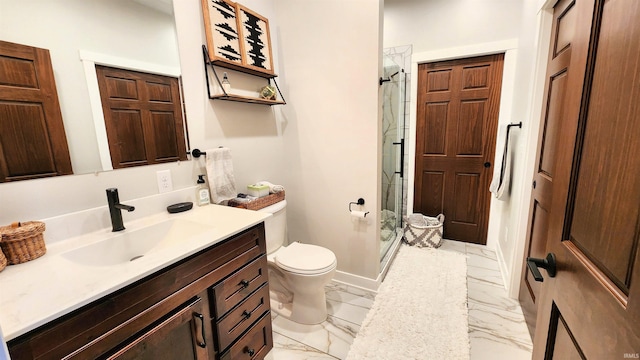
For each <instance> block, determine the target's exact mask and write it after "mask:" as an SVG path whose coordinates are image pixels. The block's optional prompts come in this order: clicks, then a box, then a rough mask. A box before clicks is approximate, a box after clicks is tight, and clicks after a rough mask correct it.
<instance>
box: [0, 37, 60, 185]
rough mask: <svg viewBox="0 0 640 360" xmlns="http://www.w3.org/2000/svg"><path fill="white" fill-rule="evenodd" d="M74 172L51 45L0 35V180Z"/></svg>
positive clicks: (33, 177) (24, 178)
mask: <svg viewBox="0 0 640 360" xmlns="http://www.w3.org/2000/svg"><path fill="white" fill-rule="evenodd" d="M72 173H73V171H72V169H71V160H70V157H69V147H68V145H67V138H66V135H65V130H64V125H63V123H62V113H61V112H60V102H59V100H58V93H57V91H56V83H55V79H54V76H53V68H52V66H51V57H50V55H49V50H47V49H41V48H36V47H32V46H25V45H20V44H14V43H10V42H5V41H0V182H8V181H16V180H27V179H35V178H41V177H48V176H58V175H68V174H72Z"/></svg>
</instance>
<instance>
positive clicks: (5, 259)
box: [0, 249, 7, 271]
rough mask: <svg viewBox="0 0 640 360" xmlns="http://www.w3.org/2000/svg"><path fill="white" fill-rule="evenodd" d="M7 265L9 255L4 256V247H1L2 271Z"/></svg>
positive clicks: (0, 263)
mask: <svg viewBox="0 0 640 360" xmlns="http://www.w3.org/2000/svg"><path fill="white" fill-rule="evenodd" d="M6 267H7V257H6V256H4V253H3V252H2V249H0V271H2V270H4V268H6Z"/></svg>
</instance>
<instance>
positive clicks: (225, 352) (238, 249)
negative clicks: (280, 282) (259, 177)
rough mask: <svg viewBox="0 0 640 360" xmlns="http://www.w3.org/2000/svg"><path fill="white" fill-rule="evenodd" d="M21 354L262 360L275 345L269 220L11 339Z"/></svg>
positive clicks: (17, 357)
mask: <svg viewBox="0 0 640 360" xmlns="http://www.w3.org/2000/svg"><path fill="white" fill-rule="evenodd" d="M8 346H9V353H10V355H11V358H12V359H13V360H21V359H163V360H164V359H176V360H178V359H179V360H185V359H234V360H235V359H263V358H264V357H265V356H266V354H267V353H268V352H269V350H271V348H272V347H273V337H272V333H271V313H270V307H269V284H268V277H267V260H266V245H265V239H264V225H263V224H259V225H256V226H254V227H252V228H250V229H248V230H246V231H244V232H242V233H240V234H238V235H235V236H233V237H231V238H229V239H227V240H225V241H223V242H220V243H218V244H216V245H213V246H212V247H210V248H208V249H205V250H203V251H201V252H199V253H197V254H195V255H192V256H190V257H188V258H187V259H184V260H182V261H180V262H178V263H176V264H174V265H171V266H169V267H167V268H165V269H163V270H160V271H158V272H156V273H154V274H152V275H150V276H148V277H146V278H144V279H142V280H139V281H137V282H136V283H134V284H131V285H129V286H127V287H125V288H124V289H121V290H119V291H117V292H115V293H113V294H110V295H108V296H105V297H104V298H101V299H99V300H96V301H94V302H92V303H90V304H88V305H86V306H84V307H82V308H80V309H78V310H76V311H74V312H72V313H71V314H68V315H66V316H63V317H62V318H60V319H57V320H54V321H52V322H50V323H48V324H45V325H43V326H41V327H39V328H37V329H35V330H33V331H31V332H29V333H27V334H24V335H22V336H20V337H18V338H16V339H13V340H11V341H9V342H8Z"/></svg>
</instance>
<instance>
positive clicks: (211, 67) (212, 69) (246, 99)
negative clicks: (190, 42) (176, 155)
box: [194, 45, 287, 155]
mask: <svg viewBox="0 0 640 360" xmlns="http://www.w3.org/2000/svg"><path fill="white" fill-rule="evenodd" d="M202 56H203V58H204V64H205V67H204V73H205V75H204V76H205V79H206V81H207V95H208V96H209V99H211V100H225V101H236V102H243V103H249V104H260V105H269V106H272V105H284V104H286V103H287V102H286V101H285V100H284V96H283V95H282V92H281V91H280V88H278V82H277V81H276V79H275V78H276V77H278V76H277V75H275V74H269V73H266V72H264V71H258V70H254V69H251V68H249V67H246V66H242V65H237V64H233V63H230V62H226V61H221V60H212V59H211V58H210V57H209V51H208V50H207V46H206V45H202ZM216 67H222V68H225V69H231V70H235V71H238V72H241V73H245V74H249V75H253V76H259V77H261V78H264V79H267V84H271V80H273V84H274V85H275V89H276V90H277V91H278V94H280V99H281V100H271V99H263V98H260V97H258V96H244V95H238V94H229V93H227V92H226V91H224V89H223V93H222V94H220V93H218V94H212V92H211V90H212V89H211V81H212V79H213V80H215V82H214V84H215V83H216V82H217V84H218V86H220V88H222V81H220V76H219V75H218V72H217V71H216ZM210 75H212V76H211V77H210ZM194 155H195V153H194Z"/></svg>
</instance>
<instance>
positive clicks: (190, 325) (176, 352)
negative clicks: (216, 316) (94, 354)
mask: <svg viewBox="0 0 640 360" xmlns="http://www.w3.org/2000/svg"><path fill="white" fill-rule="evenodd" d="M203 307H204V306H203V302H202V301H201V299H200V298H199V297H196V298H195V300H193V301H191V302H190V303H187V304H186V305H185V306H184V307H183V308H181V309H178V310H177V311H176V312H175V313H174V314H173V315H171V316H169V317H168V318H166V319H165V320H162V321H161V322H160V323H158V324H157V325H155V326H153V327H152V328H151V329H149V331H147V332H145V333H144V334H142V335H141V336H139V337H137V338H135V339H134V340H133V341H132V342H131V343H129V344H127V345H125V346H124V347H123V348H122V349H120V350H118V351H117V352H116V353H114V354H113V355H111V356H108V357H106V359H108V360H115V359H118V360H129V359H131V360H147V359H148V360H155V359H166V360H170V359H175V360H187V359H207V358H209V355H208V354H209V353H208V351H209V347H210V346H212V345H213V344H207V341H206V335H204V317H203V315H202V312H203Z"/></svg>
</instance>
